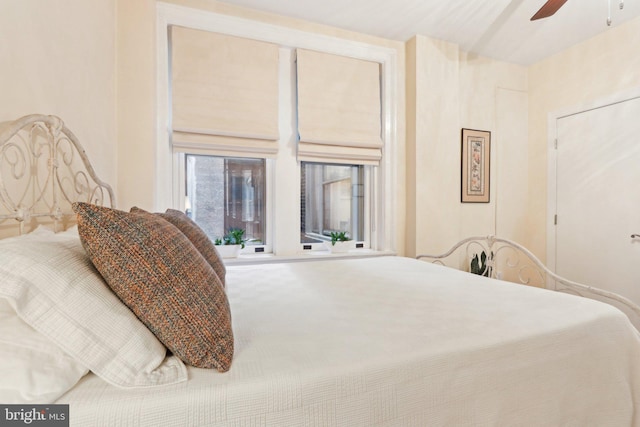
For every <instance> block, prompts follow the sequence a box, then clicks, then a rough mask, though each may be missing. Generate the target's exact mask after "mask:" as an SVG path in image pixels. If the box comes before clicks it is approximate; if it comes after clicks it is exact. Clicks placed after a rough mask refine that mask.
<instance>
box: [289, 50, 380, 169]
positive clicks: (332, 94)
mask: <svg viewBox="0 0 640 427" xmlns="http://www.w3.org/2000/svg"><path fill="white" fill-rule="evenodd" d="M297 79H298V133H299V135H300V141H299V143H298V160H300V161H308V162H322V163H343V164H344V163H346V164H363V165H378V164H379V163H380V159H381V158H382V146H383V143H382V138H381V111H380V65H379V64H378V63H376V62H370V61H363V60H359V59H354V58H348V57H344V56H338V55H332V54H328V53H320V52H315V51H309V50H304V49H297Z"/></svg>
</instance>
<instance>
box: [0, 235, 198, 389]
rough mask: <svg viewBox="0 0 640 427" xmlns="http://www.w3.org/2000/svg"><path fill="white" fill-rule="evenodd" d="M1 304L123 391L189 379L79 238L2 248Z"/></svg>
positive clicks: (40, 239)
mask: <svg viewBox="0 0 640 427" xmlns="http://www.w3.org/2000/svg"><path fill="white" fill-rule="evenodd" d="M0 297H4V298H7V299H8V300H9V302H10V304H11V305H12V306H13V308H14V309H15V311H16V312H17V313H18V316H20V317H21V318H22V320H24V321H25V322H26V323H27V324H29V325H30V326H31V327H33V329H35V330H37V331H38V332H40V333H41V334H43V335H44V336H46V337H48V338H49V339H50V340H51V341H53V342H54V343H55V344H57V345H58V346H59V347H60V348H61V349H62V350H64V352H65V353H67V354H68V355H69V356H71V357H73V358H74V359H75V360H76V361H77V362H79V363H80V364H82V365H83V366H86V367H87V368H89V369H91V371H93V372H94V373H95V374H96V375H98V376H99V377H101V378H102V379H104V380H105V381H107V382H109V383H110V384H113V385H115V386H119V387H126V388H129V387H150V386H156V385H166V384H174V383H177V382H181V381H185V380H186V379H187V371H186V368H185V366H184V364H183V363H182V361H180V360H179V359H178V358H176V357H175V356H171V357H167V358H165V356H166V348H165V347H164V346H163V345H162V344H161V343H160V341H158V340H157V338H156V337H155V336H154V335H153V334H152V333H151V331H149V330H148V329H147V328H146V327H145V326H144V325H143V324H142V322H140V321H139V320H138V318H137V317H135V315H134V314H133V313H132V312H131V311H130V310H129V309H128V308H127V307H126V306H125V305H124V304H123V303H122V302H121V301H120V300H119V299H118V297H117V296H116V295H115V294H114V293H113V292H112V291H111V289H110V288H109V287H108V286H107V285H106V283H105V282H104V280H103V279H102V276H100V274H99V273H98V271H97V270H96V269H95V268H94V266H93V264H92V263H91V261H90V260H89V257H88V256H87V254H86V253H85V251H84V249H83V247H82V244H81V243H80V239H79V237H78V235H77V230H68V231H67V232H64V233H58V234H54V233H52V232H50V231H47V230H42V229H38V230H35V231H34V232H32V233H30V234H27V235H25V236H21V237H14V238H11V239H5V240H0Z"/></svg>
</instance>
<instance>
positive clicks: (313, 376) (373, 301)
mask: <svg viewBox="0 0 640 427" xmlns="http://www.w3.org/2000/svg"><path fill="white" fill-rule="evenodd" d="M227 277H228V278H227V289H228V295H229V300H230V304H231V310H232V316H233V326H234V334H235V337H236V354H235V357H234V361H233V365H232V367H231V370H230V371H229V372H228V373H225V374H221V373H218V372H216V371H215V370H203V369H195V368H190V371H189V375H190V380H189V381H188V382H186V383H181V384H177V385H173V386H166V387H163V388H157V389H154V390H142V391H123V390H120V389H117V388H115V387H113V386H110V385H108V384H106V383H104V382H103V381H101V380H100V379H99V378H97V377H96V376H94V375H92V374H90V375H88V376H87V377H85V378H84V379H83V380H82V381H81V382H80V383H79V384H78V385H77V386H76V387H75V388H74V389H73V390H71V391H70V392H69V393H67V394H66V395H65V396H63V397H62V398H61V399H60V400H59V402H58V403H69V404H70V405H71V407H70V418H71V424H72V425H87V426H94V425H95V426H98V425H99V426H107V425H108V426H112V427H115V426H137V425H140V426H153V427H156V426H180V427H184V426H307V425H309V426H349V427H351V426H376V425H379V426H453V425H474V426H483V425H498V426H517V425H523V426H565V425H573V426H587V425H592V426H605V425H606V426H629V425H639V424H640V421H639V419H640V418H639V416H638V415H637V414H636V413H635V410H634V407H638V408H640V339H639V334H638V333H637V331H636V330H635V329H634V328H633V327H632V326H631V324H630V323H629V321H628V320H627V318H626V317H625V316H624V315H623V314H622V313H621V312H619V311H618V310H617V309H615V308H612V307H610V306H608V305H605V304H602V303H599V302H595V301H592V300H587V299H583V298H579V297H574V296H570V295H565V294H560V293H555V292H552V291H546V290H541V289H537V288H530V287H526V286H522V285H515V284H510V283H506V282H500V281H495V280H491V279H486V278H483V277H479V276H473V275H470V274H467V273H462V272H458V271H455V270H451V269H447V268H444V267H440V266H436V265H432V264H429V263H426V262H423V261H416V260H412V259H407V258H398V257H385V258H373V259H361V260H341V261H318V262H305V263H291V264H273V265H257V266H234V267H229V268H228V276H227Z"/></svg>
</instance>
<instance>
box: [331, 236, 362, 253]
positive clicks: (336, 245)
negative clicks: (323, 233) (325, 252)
mask: <svg viewBox="0 0 640 427" xmlns="http://www.w3.org/2000/svg"><path fill="white" fill-rule="evenodd" d="M330 236H331V242H324V244H325V246H326V247H327V249H329V252H331V253H342V252H347V251H348V250H349V249H353V248H355V245H354V242H353V241H352V240H351V238H349V234H348V233H347V232H346V231H332V232H331V234H330Z"/></svg>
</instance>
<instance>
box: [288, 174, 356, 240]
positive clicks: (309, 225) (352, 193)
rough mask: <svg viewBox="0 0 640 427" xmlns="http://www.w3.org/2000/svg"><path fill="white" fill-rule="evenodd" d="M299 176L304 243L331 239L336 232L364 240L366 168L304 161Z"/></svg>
mask: <svg viewBox="0 0 640 427" xmlns="http://www.w3.org/2000/svg"><path fill="white" fill-rule="evenodd" d="M300 177H301V179H300V225H301V227H300V232H301V233H300V240H301V243H318V242H321V241H323V240H328V239H329V235H330V234H331V232H334V231H346V232H347V233H348V235H349V237H350V238H351V239H352V240H360V241H362V240H365V235H364V229H365V227H364V223H365V215H364V206H365V200H364V166H362V165H331V164H324V163H307V162H302V171H301V175H300Z"/></svg>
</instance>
